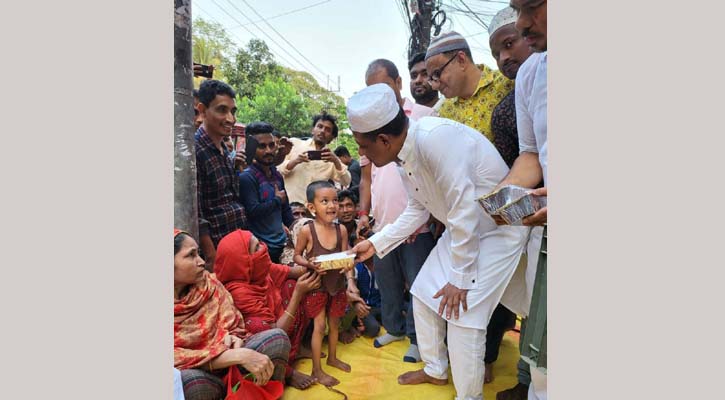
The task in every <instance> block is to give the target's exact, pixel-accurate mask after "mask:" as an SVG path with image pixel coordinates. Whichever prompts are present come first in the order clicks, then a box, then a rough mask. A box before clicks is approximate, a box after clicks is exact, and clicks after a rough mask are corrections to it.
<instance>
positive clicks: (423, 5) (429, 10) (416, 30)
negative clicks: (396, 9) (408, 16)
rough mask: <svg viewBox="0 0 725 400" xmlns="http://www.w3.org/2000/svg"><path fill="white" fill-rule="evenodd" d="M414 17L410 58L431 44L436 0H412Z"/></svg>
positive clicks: (409, 51) (409, 49) (409, 50)
mask: <svg viewBox="0 0 725 400" xmlns="http://www.w3.org/2000/svg"><path fill="white" fill-rule="evenodd" d="M410 2H411V4H410V5H411V7H410V8H411V11H412V13H413V19H412V21H411V41H410V47H409V48H408V59H410V58H412V57H413V56H414V55H415V54H416V53H420V52H425V51H426V50H427V49H428V45H429V44H430V30H431V26H432V25H433V6H434V3H435V1H434V0H410Z"/></svg>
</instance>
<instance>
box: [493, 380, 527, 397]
mask: <svg viewBox="0 0 725 400" xmlns="http://www.w3.org/2000/svg"><path fill="white" fill-rule="evenodd" d="M528 395H529V386H528V385H524V384H521V383H517V384H516V386H514V387H512V388H511V389H506V390H504V391H502V392H498V393H496V400H526V397H527V396H528Z"/></svg>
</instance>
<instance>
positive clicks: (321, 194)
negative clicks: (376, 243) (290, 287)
mask: <svg viewBox="0 0 725 400" xmlns="http://www.w3.org/2000/svg"><path fill="white" fill-rule="evenodd" d="M307 202H308V203H307V209H308V210H309V211H310V212H311V213H312V214H313V215H314V216H315V218H314V220H312V221H309V222H308V223H306V224H305V225H304V226H303V227H302V229H301V230H300V232H299V236H298V237H297V242H296V243H295V256H294V262H295V263H296V264H298V265H301V266H304V267H307V268H309V269H312V270H315V271H317V272H318V273H319V274H320V275H322V288H321V289H319V290H316V291H312V292H310V293H308V294H307V297H306V298H305V301H304V304H305V309H306V311H307V315H311V316H314V333H313V335H312V374H311V375H312V377H313V378H316V379H317V381H318V382H320V383H321V384H323V385H325V386H334V385H337V384H339V383H340V381H338V380H337V379H335V377H333V376H330V375H328V374H327V373H325V372H324V371H323V370H322V365H321V361H320V360H321V355H322V338H323V336H324V334H325V322H326V319H327V320H329V323H328V326H329V335H328V353H329V354H328V355H327V365H330V366H333V367H335V368H338V369H341V370H343V371H345V372H350V371H351V368H350V365H349V364H346V363H344V362H342V361H340V360H339V359H338V358H337V340H338V334H339V326H340V318H341V317H343V316H344V315H345V309H346V308H347V295H346V293H345V275H347V276H348V278H349V280H348V282H349V283H350V285H351V289H354V290H355V291H357V287H355V281H354V278H353V272H352V269H349V270H343V271H341V270H331V271H322V270H319V266H320V265H319V263H315V262H312V261H310V260H311V259H313V258H314V257H317V256H321V255H323V254H331V253H337V252H341V251H346V250H347V249H348V243H347V230H346V229H345V227H344V226H341V225H339V224H337V223H335V219H336V218H337V211H338V204H337V191H336V190H335V187H334V186H333V185H332V184H330V183H329V182H325V181H317V182H312V183H310V185H309V186H307ZM326 317H327V318H326Z"/></svg>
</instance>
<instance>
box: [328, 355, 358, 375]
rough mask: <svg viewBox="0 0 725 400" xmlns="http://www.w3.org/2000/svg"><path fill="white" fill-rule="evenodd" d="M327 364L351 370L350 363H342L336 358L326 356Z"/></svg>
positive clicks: (346, 370)
mask: <svg viewBox="0 0 725 400" xmlns="http://www.w3.org/2000/svg"><path fill="white" fill-rule="evenodd" d="M327 365H329V366H331V367H335V368H337V369H341V370H343V371H345V372H350V371H351V370H352V368H350V364H348V363H344V362H342V361H340V360H338V359H337V358H328V359H327Z"/></svg>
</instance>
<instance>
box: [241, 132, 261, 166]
mask: <svg viewBox="0 0 725 400" xmlns="http://www.w3.org/2000/svg"><path fill="white" fill-rule="evenodd" d="M245 139H246V142H245V143H244V155H246V156H247V165H252V160H254V155H255V154H257V145H258V144H259V142H257V139H255V138H254V136H249V137H247V138H245Z"/></svg>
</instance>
